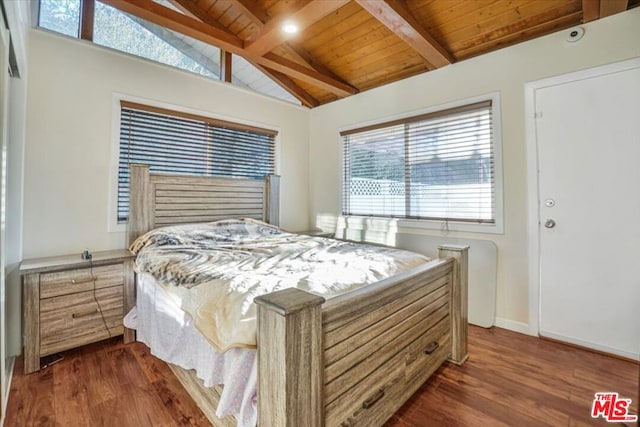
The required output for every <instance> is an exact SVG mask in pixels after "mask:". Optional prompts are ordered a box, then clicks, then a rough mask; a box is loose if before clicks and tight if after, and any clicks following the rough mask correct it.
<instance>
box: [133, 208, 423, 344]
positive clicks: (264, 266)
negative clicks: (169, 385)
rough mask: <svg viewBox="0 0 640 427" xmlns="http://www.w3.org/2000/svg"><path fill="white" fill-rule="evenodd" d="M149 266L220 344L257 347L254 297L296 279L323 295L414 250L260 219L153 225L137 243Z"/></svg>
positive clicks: (367, 277) (401, 264)
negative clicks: (308, 232)
mask: <svg viewBox="0 0 640 427" xmlns="http://www.w3.org/2000/svg"><path fill="white" fill-rule="evenodd" d="M131 249H132V251H134V253H137V255H138V256H137V259H136V268H137V271H138V273H147V274H150V275H151V276H153V277H154V278H155V279H156V280H157V282H158V283H159V284H160V285H161V286H162V287H163V288H164V289H165V290H166V291H167V292H168V293H169V294H170V295H171V298H172V299H173V300H174V301H175V302H176V304H177V305H178V306H180V307H181V308H182V310H184V311H185V312H187V313H188V314H189V315H190V316H191V317H192V319H193V321H194V324H195V326H196V328H197V329H198V330H199V331H200V332H201V333H202V334H203V335H204V337H205V338H206V339H207V340H208V341H209V342H210V343H211V344H212V345H213V346H214V347H215V348H216V349H217V350H218V351H219V352H221V353H222V352H224V351H226V350H228V349H230V348H232V347H241V348H255V346H256V323H257V322H256V306H255V304H254V303H253V299H254V298H255V297H257V296H259V295H264V294H267V293H270V292H273V291H276V290H280V289H285V288H291V287H296V288H298V289H302V290H305V291H308V292H311V293H314V294H317V295H322V296H324V297H325V298H327V299H328V298H331V297H334V296H336V295H339V294H342V293H345V292H348V291H351V290H354V289H357V288H359V287H362V286H364V285H367V284H370V283H374V282H376V281H378V280H381V279H384V278H386V277H389V276H392V275H394V274H397V273H400V272H402V271H406V270H409V269H411V268H413V267H415V266H417V265H420V264H423V263H425V262H427V261H428V259H427V258H426V257H424V256H422V255H418V254H415V253H412V252H408V251H403V250H398V249H393V248H387V247H380V246H371V245H363V244H358V243H351V242H343V241H338V240H333V239H323V238H313V237H308V236H300V235H296V234H291V233H286V232H283V231H282V230H280V229H278V228H277V227H273V226H270V225H268V224H264V223H261V222H259V221H255V220H225V221H217V222H213V223H207V224H195V225H182V226H172V227H165V228H161V229H156V230H153V231H151V232H149V233H147V234H145V235H144V236H142V237H140V238H139V239H138V240H137V241H136V242H134V244H133V245H132V246H131Z"/></svg>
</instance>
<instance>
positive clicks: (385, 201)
mask: <svg viewBox="0 0 640 427" xmlns="http://www.w3.org/2000/svg"><path fill="white" fill-rule="evenodd" d="M492 128H493V123H492V108H491V101H486V102H480V103H475V104H472V105H466V106H463V107H457V108H452V109H448V110H444V111H438V112H435V113H430V114H424V115H420V116H416V117H410V118H406V119H402V120H395V121H392V122H387V123H382V124H378V125H373V126H367V127H365V128H359V129H354V130H350V131H346V132H342V133H341V135H342V137H343V139H344V165H343V189H342V196H343V197H342V198H343V203H342V206H343V215H365V216H383V217H396V218H414V219H432V220H445V221H466V222H478V223H495V176H494V143H493V137H492V134H493V132H492Z"/></svg>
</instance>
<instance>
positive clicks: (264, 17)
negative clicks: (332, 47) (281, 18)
mask: <svg viewBox="0 0 640 427" xmlns="http://www.w3.org/2000/svg"><path fill="white" fill-rule="evenodd" d="M229 2H230V3H231V4H232V6H233V7H235V8H236V9H237V10H238V11H240V12H241V13H242V14H243V15H244V16H246V17H247V18H249V19H250V20H251V22H253V23H254V24H255V26H256V27H257V28H258V29H262V28H263V27H264V25H265V24H264V23H265V22H267V21H269V20H270V19H271V18H270V17H269V15H268V14H267V11H266V10H265V9H264V8H261V7H258V6H257V4H256V3H253V2H249V1H247V0H229ZM282 48H283V49H284V50H285V51H286V52H287V53H288V54H289V55H291V56H292V57H293V58H295V59H296V60H297V61H299V62H300V63H301V64H303V65H305V66H307V67H308V68H311V69H314V70H316V71H318V72H320V73H322V74H325V75H327V76H329V77H332V78H334V79H336V80H338V81H341V82H343V83H345V82H344V80H342V79H341V78H340V77H339V76H337V75H336V74H335V73H334V72H333V71H331V70H330V69H329V68H328V67H327V66H325V65H324V64H322V63H321V62H319V61H318V60H317V59H315V58H314V57H313V56H312V55H311V54H310V53H309V52H307V50H306V49H304V48H303V47H302V46H301V45H300V44H299V43H298V42H296V41H294V40H289V41H287V42H285V43H284V44H283V45H282Z"/></svg>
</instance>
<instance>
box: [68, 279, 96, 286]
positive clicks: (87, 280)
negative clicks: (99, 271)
mask: <svg viewBox="0 0 640 427" xmlns="http://www.w3.org/2000/svg"><path fill="white" fill-rule="evenodd" d="M95 280H96V278H95V277H92V278H90V279H81V280H76V279H71V284H72V285H80V284H82V283H89V282H95Z"/></svg>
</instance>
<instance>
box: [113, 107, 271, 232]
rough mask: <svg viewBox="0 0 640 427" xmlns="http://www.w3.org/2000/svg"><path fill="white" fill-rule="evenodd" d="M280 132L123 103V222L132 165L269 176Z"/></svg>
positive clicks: (196, 172) (159, 169) (120, 210)
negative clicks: (276, 139) (277, 134)
mask: <svg viewBox="0 0 640 427" xmlns="http://www.w3.org/2000/svg"><path fill="white" fill-rule="evenodd" d="M275 136H276V133H275V132H274V131H270V130H267V129H259V128H253V127H248V126H243V125H240V124H238V125H235V124H233V123H228V122H223V121H218V120H212V119H209V118H205V117H199V116H194V115H188V114H183V113H179V112H172V111H169V110H161V109H157V108H152V107H149V109H148V110H147V109H145V107H144V106H141V105H138V104H129V103H124V102H123V103H122V108H121V115H120V155H119V168H118V221H119V222H123V221H126V220H127V217H128V214H129V164H131V163H138V164H146V165H149V167H150V170H151V171H152V172H168V173H179V174H187V175H205V176H225V177H242V178H255V179H263V178H264V176H265V175H268V174H272V173H274V167H275V166H274V164H275V160H274V159H275V147H274V145H275V142H274V140H275Z"/></svg>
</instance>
